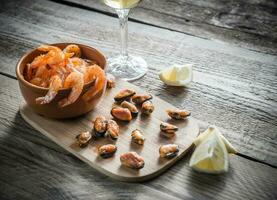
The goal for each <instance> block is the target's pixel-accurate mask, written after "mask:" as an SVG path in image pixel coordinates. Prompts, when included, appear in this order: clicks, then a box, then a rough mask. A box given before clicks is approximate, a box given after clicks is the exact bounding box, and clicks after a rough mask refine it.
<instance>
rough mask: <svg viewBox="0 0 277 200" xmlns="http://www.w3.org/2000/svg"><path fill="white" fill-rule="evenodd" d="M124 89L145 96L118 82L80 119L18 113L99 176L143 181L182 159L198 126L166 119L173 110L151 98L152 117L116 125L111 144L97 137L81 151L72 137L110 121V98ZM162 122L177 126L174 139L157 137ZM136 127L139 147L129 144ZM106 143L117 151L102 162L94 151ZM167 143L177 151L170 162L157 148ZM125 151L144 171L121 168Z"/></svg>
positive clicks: (24, 110)
mask: <svg viewBox="0 0 277 200" xmlns="http://www.w3.org/2000/svg"><path fill="white" fill-rule="evenodd" d="M125 88H130V89H134V90H136V91H137V93H146V92H144V91H143V90H141V89H140V88H139V87H137V86H135V85H133V84H130V83H128V82H126V81H122V80H118V81H117V82H116V87H115V88H113V89H108V90H107V92H106V94H105V95H104V97H103V99H102V101H101V102H100V103H99V104H98V106H97V108H95V109H94V110H93V111H92V112H90V113H88V114H86V115H84V116H82V117H79V118H75V119H67V120H54V119H48V118H45V117H43V116H40V115H37V114H36V113H34V112H33V111H32V110H31V108H30V107H28V106H26V105H22V106H21V107H20V113H21V115H22V117H23V118H24V119H25V120H26V121H27V122H28V123H29V124H30V125H31V126H33V127H34V128H35V129H37V130H38V131H40V132H41V133H42V134H44V135H45V136H46V137H48V138H50V139H51V140H53V141H54V142H56V143H57V144H58V145H60V146H62V147H63V148H65V149H66V150H67V151H69V152H70V153H72V154H74V155H75V156H77V157H78V158H80V159H81V160H83V161H84V162H86V163H88V164H89V165H90V166H92V167H93V168H95V169H96V170H98V171H100V172H101V173H104V174H106V175H107V176H110V177H112V178H115V179H118V180H120V181H128V182H139V181H145V180H148V179H151V178H153V177H155V176H157V175H159V174H161V173H162V172H164V171H165V170H166V169H168V168H169V167H170V166H172V165H173V164H174V163H175V162H176V161H177V160H179V159H181V158H182V157H184V155H185V154H186V153H187V152H188V150H189V149H190V147H192V142H193V140H194V139H195V138H196V137H197V135H198V133H199V127H198V124H197V122H196V120H195V119H193V118H192V117H190V118H188V119H187V120H181V121H176V120H170V118H169V117H168V116H167V114H166V112H165V110H166V109H168V108H174V107H173V106H172V105H171V104H169V103H167V102H165V101H163V100H161V99H160V98H158V97H155V96H154V97H153V100H152V101H153V103H154V105H155V110H154V112H153V113H152V115H150V116H144V115H141V114H139V115H138V117H137V118H135V119H133V120H132V121H131V122H129V123H126V122H119V125H120V135H119V138H118V140H117V141H115V142H111V141H110V140H108V139H107V138H101V139H97V140H95V141H92V142H91V143H90V144H89V145H88V146H87V147H85V148H79V147H78V146H77V145H76V140H75V137H76V135H78V134H79V133H80V132H82V131H89V130H91V129H92V123H91V121H92V120H94V119H95V118H96V117H97V116H99V115H103V116H105V117H107V118H108V119H109V118H112V116H111V115H110V110H111V107H112V104H113V103H114V100H113V97H114V96H115V94H116V93H117V92H118V91H120V90H121V89H125ZM192 114H193V113H192ZM162 121H165V122H170V123H172V124H175V125H177V126H178V127H179V130H178V131H177V134H176V137H174V138H172V139H167V138H164V137H162V136H161V135H160V128H159V127H160V123H161V122H162ZM137 128H138V129H140V130H141V131H142V132H143V133H144V135H145V137H146V140H145V144H144V145H143V146H141V145H137V144H134V143H132V142H131V132H132V130H134V129H137ZM109 143H115V144H116V146H117V152H116V154H115V155H114V156H113V157H112V158H108V159H102V158H101V157H99V156H98V148H99V147H100V146H101V145H103V144H109ZM169 143H175V144H178V145H179V147H180V152H179V154H178V156H176V157H175V158H173V159H165V158H160V157H159V147H160V146H161V145H163V144H169ZM128 151H136V152H137V153H138V154H140V155H141V156H143V157H144V160H145V166H144V168H142V169H140V170H135V169H130V168H127V167H124V166H121V164H120V159H119V157H120V155H121V154H122V153H125V152H128Z"/></svg>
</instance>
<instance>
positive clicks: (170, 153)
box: [159, 144, 179, 158]
mask: <svg viewBox="0 0 277 200" xmlns="http://www.w3.org/2000/svg"><path fill="white" fill-rule="evenodd" d="M159 153H160V156H161V157H162V158H173V157H175V156H176V155H177V154H178V153H179V147H178V145H177V144H166V145H162V146H161V147H160V149H159Z"/></svg>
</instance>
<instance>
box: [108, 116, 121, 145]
mask: <svg viewBox="0 0 277 200" xmlns="http://www.w3.org/2000/svg"><path fill="white" fill-rule="evenodd" d="M118 134H119V126H118V124H117V123H116V121H114V120H112V119H110V120H109V121H108V126H107V136H108V137H109V138H110V139H112V140H116V139H117V138H118Z"/></svg>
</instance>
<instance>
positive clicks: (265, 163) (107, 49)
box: [0, 0, 277, 200]
mask: <svg viewBox="0 0 277 200" xmlns="http://www.w3.org/2000/svg"><path fill="white" fill-rule="evenodd" d="M158 2H162V3H158ZM0 5H1V6H0V43H1V45H0V55H1V60H0V86H1V87H0V110H1V115H0V160H1V161H0V199H55V200H57V199H213V198H214V199H276V198H277V190H276V188H277V170H276V166H277V139H276V137H277V56H276V52H277V47H276V46H277V45H276V21H277V20H276V13H274V12H273V10H274V9H276V7H277V6H276V2H275V3H274V1H259V2H258V3H257V2H256V1H255V3H253V2H252V1H243V2H242V1H241V0H234V1H226V2H225V1H220V2H219V1H217V0H215V1H203V2H202V4H201V1H196V2H195V1H191V0H182V1H177V0H175V1H173V0H172V1H158V0H145V1H144V2H143V3H142V4H141V5H140V6H139V7H138V8H136V9H135V10H134V13H133V14H132V15H131V22H130V23H129V32H130V36H129V38H130V41H131V42H130V45H129V50H130V51H131V52H133V53H134V54H138V55H141V56H143V57H144V58H145V59H146V60H147V62H148V64H149V72H148V74H147V75H146V76H145V77H143V78H142V79H140V80H138V81H135V82H134V84H135V85H137V86H140V87H141V88H144V89H145V90H147V91H148V92H150V93H153V94H155V95H158V96H160V97H161V98H162V99H164V100H166V101H169V102H171V103H172V104H173V105H175V106H177V107H179V108H187V109H189V110H192V113H193V116H194V117H195V118H197V119H199V122H201V124H204V125H203V126H202V128H204V127H205V125H207V124H215V125H217V126H218V127H219V128H220V129H221V130H222V132H223V133H224V135H225V136H226V137H227V138H228V140H229V141H230V142H231V143H232V144H234V146H235V147H236V148H237V149H238V150H239V152H240V154H238V155H234V156H230V170H229V172H228V173H227V174H223V175H216V176H215V175H206V174H200V173H196V172H194V171H192V170H191V168H190V167H189V166H188V160H189V158H190V155H188V156H187V157H186V158H184V159H183V160H181V161H180V162H178V163H177V164H176V166H174V167H173V168H171V169H170V170H169V171H167V172H166V173H164V174H163V175H161V176H159V177H158V178H156V179H153V180H151V181H148V182H144V183H137V184H129V183H123V182H117V181H114V180H112V179H111V178H108V177H106V176H104V175H102V174H100V173H98V172H97V171H95V170H94V169H92V168H91V167H89V166H88V165H86V164H85V163H83V162H81V161H80V160H78V159H77V158H75V157H74V156H72V155H70V154H69V153H68V152H66V151H65V150H63V149H62V148H60V147H59V146H57V145H56V144H55V143H53V142H52V141H50V140H49V139H47V138H46V137H44V136H43V135H42V134H40V133H39V132H38V131H36V130H34V129H33V128H32V127H30V126H29V125H28V124H27V123H26V122H25V121H24V120H23V119H22V118H21V116H20V114H19V112H18V107H19V104H20V103H21V102H22V101H23V99H22V97H21V95H20V93H19V89H18V84H17V80H16V78H15V72H14V68H15V65H16V62H17V61H18V59H19V58H20V57H21V56H22V55H23V54H24V53H25V52H26V51H28V50H30V49H32V48H34V47H36V46H38V45H40V44H42V43H55V42H79V43H84V44H88V45H91V46H94V47H96V48H99V49H101V50H102V51H103V52H104V53H105V54H106V55H107V56H110V55H112V54H114V53H118V49H119V41H118V32H117V31H115V30H118V21H117V19H116V18H115V17H114V14H111V10H110V9H108V8H107V7H105V6H103V5H102V4H101V2H100V1H98V0H72V1H46V0H12V1H4V2H3V1H2V2H1V4H0ZM243 8H251V9H252V13H251V12H250V11H251V9H249V10H248V11H247V12H246V11H245V12H246V13H243ZM262 8H263V9H262ZM202 11H203V12H202ZM271 11H272V12H271ZM197 13H200V14H199V15H197ZM232 20H233V21H232ZM236 23H237V24H236ZM185 33H187V34H185ZM213 40H221V41H224V42H218V41H213ZM228 43H230V44H228ZM187 62H189V63H195V68H194V82H193V83H192V85H191V86H190V87H189V88H175V87H168V86H166V85H164V84H163V83H162V82H161V81H160V80H159V79H158V73H159V71H160V70H161V69H163V68H165V67H167V66H169V65H171V64H172V63H187Z"/></svg>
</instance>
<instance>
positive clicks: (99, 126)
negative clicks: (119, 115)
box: [93, 116, 107, 137]
mask: <svg viewBox="0 0 277 200" xmlns="http://www.w3.org/2000/svg"><path fill="white" fill-rule="evenodd" d="M93 127H94V132H95V136H96V137H104V136H105V133H106V131H107V120H106V118H105V117H104V116H98V117H96V119H95V121H94V126H93Z"/></svg>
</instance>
